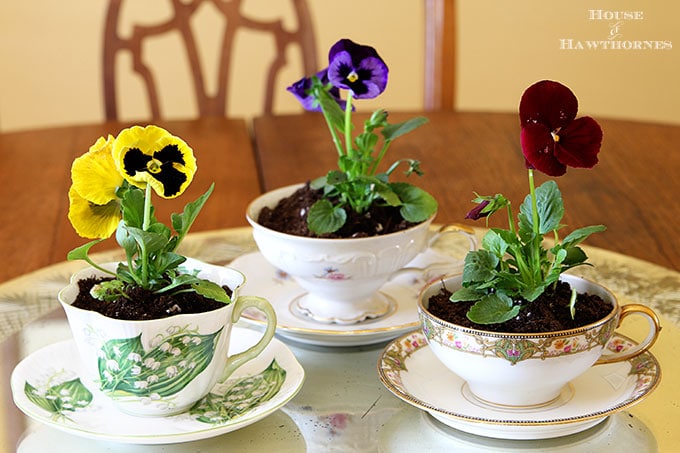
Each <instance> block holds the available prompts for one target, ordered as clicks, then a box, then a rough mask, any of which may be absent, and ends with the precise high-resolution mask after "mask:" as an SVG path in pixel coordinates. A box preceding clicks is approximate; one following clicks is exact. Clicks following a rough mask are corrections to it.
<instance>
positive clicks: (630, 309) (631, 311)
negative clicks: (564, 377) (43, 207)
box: [595, 304, 661, 365]
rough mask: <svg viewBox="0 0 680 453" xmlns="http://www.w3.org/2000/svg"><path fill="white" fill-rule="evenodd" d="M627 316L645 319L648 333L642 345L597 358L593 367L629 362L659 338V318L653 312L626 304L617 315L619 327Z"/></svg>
mask: <svg viewBox="0 0 680 453" xmlns="http://www.w3.org/2000/svg"><path fill="white" fill-rule="evenodd" d="M629 315H642V316H644V317H645V318H646V319H647V322H648V323H649V333H648V334H647V338H645V339H644V340H643V341H642V343H640V344H638V345H637V346H635V347H633V348H630V349H627V350H626V351H623V352H619V353H615V354H607V355H603V356H601V357H600V358H599V360H598V361H597V362H595V365H605V364H608V363H615V362H623V361H626V360H630V359H632V358H633V357H637V356H638V355H640V354H642V353H643V352H645V351H646V350H648V349H649V348H651V347H652V345H653V344H654V342H655V341H656V339H657V338H658V337H659V332H661V324H660V323H659V317H658V316H656V313H655V312H654V310H652V309H651V308H649V307H646V306H644V305H641V304H626V305H622V306H621V313H620V315H619V325H618V326H616V327H619V326H620V325H621V321H623V319H624V318H625V317H627V316H629Z"/></svg>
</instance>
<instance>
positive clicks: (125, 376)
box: [98, 328, 222, 399]
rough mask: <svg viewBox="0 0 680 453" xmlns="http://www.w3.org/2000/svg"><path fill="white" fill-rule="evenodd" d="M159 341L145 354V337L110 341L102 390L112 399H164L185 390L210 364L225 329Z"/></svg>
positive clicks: (180, 331)
mask: <svg viewBox="0 0 680 453" xmlns="http://www.w3.org/2000/svg"><path fill="white" fill-rule="evenodd" d="M172 330H173V331H175V333H173V334H171V335H169V336H167V337H160V338H157V339H155V340H156V341H154V347H153V348H152V349H150V350H149V351H145V350H144V347H143V344H142V341H141V335H140V336H137V337H133V338H121V339H114V340H109V341H107V342H106V343H105V344H104V345H103V346H102V348H101V350H100V353H101V356H100V358H99V361H98V366H99V377H100V389H101V390H102V391H103V392H105V393H108V394H109V396H111V397H113V398H116V397H129V396H138V397H151V398H154V399H158V398H164V397H168V396H171V395H174V394H175V393H177V392H179V391H180V390H182V389H183V388H184V387H185V386H186V385H187V384H188V383H189V382H191V381H192V380H193V379H194V378H195V377H196V376H198V375H199V374H200V373H201V372H202V371H203V370H204V369H205V368H206V367H207V366H208V364H209V363H210V361H211V360H212V358H213V355H214V353H215V344H216V342H217V339H218V338H219V336H220V333H221V332H222V329H220V330H218V331H217V332H215V333H213V334H208V335H199V334H197V333H193V332H190V331H187V330H186V329H181V328H176V329H172Z"/></svg>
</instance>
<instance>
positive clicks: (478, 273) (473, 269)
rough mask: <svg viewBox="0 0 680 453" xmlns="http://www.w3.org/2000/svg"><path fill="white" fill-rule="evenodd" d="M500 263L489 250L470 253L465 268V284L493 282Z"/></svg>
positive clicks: (466, 257)
mask: <svg viewBox="0 0 680 453" xmlns="http://www.w3.org/2000/svg"><path fill="white" fill-rule="evenodd" d="M498 263H499V260H498V257H497V256H496V255H494V254H493V253H491V252H489V251H487V250H475V251H472V252H468V254H467V255H466V256H465V265H464V267H463V283H471V282H486V281H491V280H493V279H494V277H495V275H496V266H498Z"/></svg>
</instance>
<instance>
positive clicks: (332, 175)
mask: <svg viewBox="0 0 680 453" xmlns="http://www.w3.org/2000/svg"><path fill="white" fill-rule="evenodd" d="M346 181H347V175H346V174H345V172H342V171H338V170H331V171H329V172H328V174H327V175H326V180H325V184H329V185H332V186H334V185H336V184H341V183H343V182H346Z"/></svg>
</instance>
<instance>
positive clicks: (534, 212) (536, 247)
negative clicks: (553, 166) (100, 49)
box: [528, 168, 542, 281]
mask: <svg viewBox="0 0 680 453" xmlns="http://www.w3.org/2000/svg"><path fill="white" fill-rule="evenodd" d="M528 173H529V193H530V194H531V220H532V222H531V223H532V227H533V231H534V238H533V242H534V244H533V247H532V251H533V257H532V258H533V261H534V266H533V269H534V271H535V272H536V273H537V274H538V275H534V278H535V279H536V280H534V281H537V280H541V279H542V275H541V274H542V272H541V271H542V270H541V256H540V246H541V235H540V232H541V229H540V225H539V217H538V201H537V200H536V187H535V184H534V170H533V169H532V168H529V169H528Z"/></svg>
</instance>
